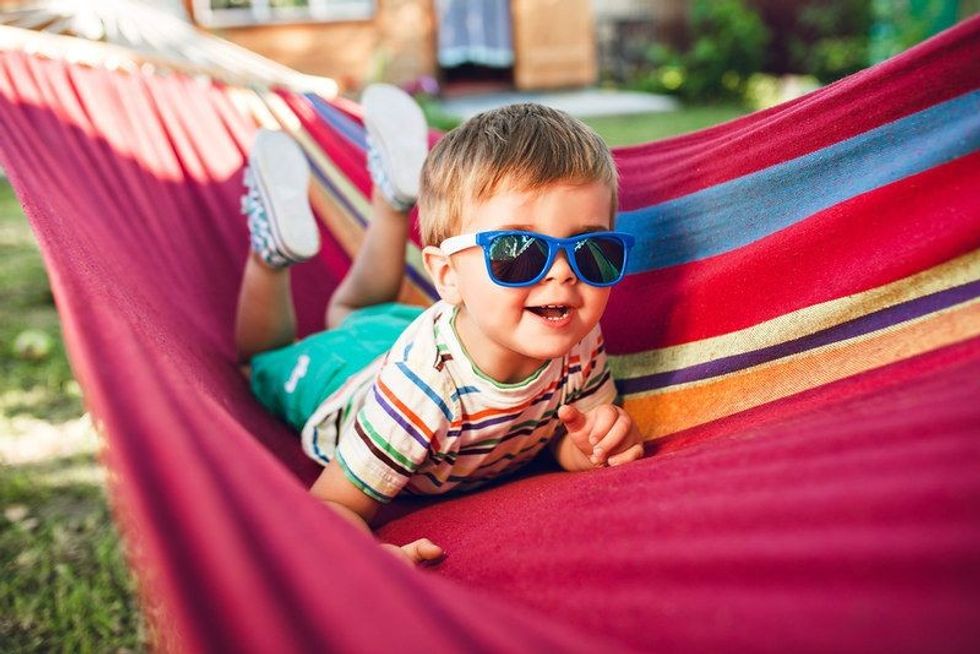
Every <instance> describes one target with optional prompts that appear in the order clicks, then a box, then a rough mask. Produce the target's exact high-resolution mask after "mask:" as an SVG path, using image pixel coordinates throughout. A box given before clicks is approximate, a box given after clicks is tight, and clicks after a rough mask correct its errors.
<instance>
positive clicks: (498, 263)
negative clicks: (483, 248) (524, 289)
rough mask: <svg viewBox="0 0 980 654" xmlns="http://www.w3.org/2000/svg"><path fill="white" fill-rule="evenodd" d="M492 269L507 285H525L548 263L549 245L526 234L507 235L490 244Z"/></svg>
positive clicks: (489, 252) (500, 280)
mask: <svg viewBox="0 0 980 654" xmlns="http://www.w3.org/2000/svg"><path fill="white" fill-rule="evenodd" d="M488 254H489V257H490V269H491V271H492V273H493V277H494V279H496V280H497V281H498V282H503V283H505V284H524V283H527V282H529V281H531V280H532V279H534V278H535V277H537V276H538V274H540V273H541V271H542V270H543V269H544V265H545V263H547V261H548V244H547V243H545V242H544V241H542V240H541V239H538V238H535V237H533V236H530V235H525V234H506V235H504V236H498V237H497V238H495V239H493V241H491V242H490V247H489V250H488Z"/></svg>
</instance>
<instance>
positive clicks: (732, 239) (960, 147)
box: [616, 91, 980, 273]
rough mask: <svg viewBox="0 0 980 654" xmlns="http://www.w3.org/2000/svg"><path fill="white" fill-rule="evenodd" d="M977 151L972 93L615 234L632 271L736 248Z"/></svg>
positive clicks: (979, 104)
mask: <svg viewBox="0 0 980 654" xmlns="http://www.w3.org/2000/svg"><path fill="white" fill-rule="evenodd" d="M978 149H980V91H972V92H970V93H966V94H964V95H961V96H959V97H957V98H954V99H952V100H948V101H946V102H943V103H940V104H937V105H935V106H933V107H930V108H929V109H925V110H923V111H920V112H918V113H914V114H911V115H909V116H906V117H905V118H902V119H899V120H896V121H894V122H891V123H888V124H886V125H882V126H881V127H877V128H875V129H872V130H870V131H868V132H865V133H864V134H861V135H859V136H855V137H853V138H850V139H847V140H845V141H841V142H839V143H835V144H834V145H831V146H828V147H826V148H823V149H821V150H818V151H817V152H813V153H811V154H808V155H805V156H802V157H798V158H796V159H792V160H790V161H787V162H784V163H781V164H777V165H775V166H771V167H769V168H766V169H763V170H760V171H758V172H755V173H752V174H749V175H745V176H743V177H739V178H737V179H734V180H731V181H728V182H725V183H722V184H718V185H716V186H711V187H709V188H706V189H703V190H701V191H698V192H696V193H691V194H690V195H686V196H683V197H680V198H676V199H674V200H670V201H668V202H664V203H662V204H657V205H654V206H652V207H646V208H644V209H638V210H635V211H624V212H621V213H620V214H619V217H618V218H617V223H616V226H617V228H619V229H622V230H624V231H627V232H630V233H631V234H633V235H634V236H636V240H637V243H636V246H635V247H634V248H633V250H632V251H631V252H630V261H629V268H628V272H629V273H639V272H644V271H648V270H653V269H656V268H664V267H667V266H674V265H677V264H681V263H687V262H691V261H698V260H700V259H705V258H707V257H712V256H716V255H719V254H723V253H725V252H729V251H731V250H735V249H737V248H739V247H742V246H744V245H748V244H749V243H752V242H754V241H757V240H759V239H761V238H763V237H765V236H768V235H770V234H772V233H774V232H776V231H779V230H780V229H784V228H786V227H789V226H790V225H793V224H794V223H797V222H799V221H800V220H803V219H804V218H806V217H808V216H811V215H813V214H814V213H817V212H818V211H822V210H824V209H826V208H828V207H832V206H834V205H835V204H839V203H841V202H844V201H846V200H849V199H851V198H853V197H856V196H858V195H861V194H862V193H867V192H868V191H872V190H874V189H876V188H879V187H881V186H884V185H886V184H890V183H892V182H895V181H897V180H900V179H902V178H905V177H908V176H910V175H915V174H916V173H920V172H923V171H925V170H928V169H930V168H933V167H935V166H939V165H941V164H944V163H946V162H948V161H951V160H953V159H956V158H957V157H962V156H964V155H967V154H970V153H972V152H975V151H977V150H978ZM651 174H656V171H651Z"/></svg>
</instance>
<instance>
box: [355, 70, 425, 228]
mask: <svg viewBox="0 0 980 654" xmlns="http://www.w3.org/2000/svg"><path fill="white" fill-rule="evenodd" d="M361 103H362V104H363V105H364V126H365V127H366V128H367V133H368V169H369V171H370V172H371V180H372V181H373V182H374V184H375V186H377V187H378V188H380V189H381V192H382V194H383V195H384V196H385V199H386V200H387V201H388V202H389V204H391V205H392V206H394V207H396V208H398V209H403V210H404V209H408V208H410V207H411V206H412V205H413V204H415V200H416V198H418V195H419V178H420V177H421V174H422V164H423V163H424V162H425V157H426V155H427V154H428V153H429V127H428V125H427V124H426V122H425V116H424V115H422V110H421V109H420V108H419V106H418V104H416V103H415V100H413V99H412V96H410V95H408V94H407V93H405V92H404V91H402V90H401V89H400V88H398V87H397V86H392V85H390V84H372V85H370V86H368V87H367V89H365V91H364V93H363V95H362V96H361Z"/></svg>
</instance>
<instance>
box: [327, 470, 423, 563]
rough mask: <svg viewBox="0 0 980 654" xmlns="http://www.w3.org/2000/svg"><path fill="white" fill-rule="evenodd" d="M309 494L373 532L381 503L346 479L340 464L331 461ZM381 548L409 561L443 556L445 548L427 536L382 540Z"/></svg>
mask: <svg viewBox="0 0 980 654" xmlns="http://www.w3.org/2000/svg"><path fill="white" fill-rule="evenodd" d="M310 493H311V494H312V495H313V496H314V497H316V498H317V499H319V500H320V501H322V502H323V503H324V504H326V505H327V506H329V507H330V508H332V509H333V510H334V511H336V512H337V513H338V514H339V515H340V516H342V517H343V518H345V519H346V520H348V521H349V522H350V523H351V524H353V525H355V526H356V527H358V528H359V529H361V530H363V531H365V532H367V533H369V534H370V533H371V527H370V526H369V523H370V521H371V520H372V519H373V518H374V516H375V514H376V513H377V512H378V509H379V508H380V507H381V503H380V502H378V501H377V500H374V499H372V498H370V497H368V496H367V495H365V494H364V493H362V492H361V491H360V490H359V489H358V488H357V487H356V486H354V484H352V483H351V482H350V480H349V479H347V475H345V474H344V471H343V470H341V468H340V464H339V463H337V460H336V459H334V460H333V461H331V462H330V463H329V464H328V465H327V467H326V468H324V469H323V472H322V473H320V476H319V477H318V478H317V480H316V481H315V482H314V483H313V486H312V487H311V488H310ZM381 547H382V548H383V549H386V550H388V551H390V552H392V553H393V554H396V555H398V556H400V557H402V558H404V559H405V560H406V561H407V562H409V563H422V562H423V561H432V560H435V559H438V558H439V557H441V556H442V548H441V547H439V546H438V545H436V544H435V543H433V542H432V541H430V540H429V539H428V538H420V539H419V540H416V541H413V542H411V543H408V544H407V545H402V546H401V547H398V546H397V545H392V544H391V543H382V544H381Z"/></svg>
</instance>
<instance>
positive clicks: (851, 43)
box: [789, 0, 872, 83]
mask: <svg viewBox="0 0 980 654" xmlns="http://www.w3.org/2000/svg"><path fill="white" fill-rule="evenodd" d="M871 22H872V15H871V2H870V0H835V1H834V2H827V1H826V0H809V1H808V2H806V3H805V4H803V5H802V6H801V7H800V9H799V13H798V14H797V17H796V30H794V33H793V35H792V36H791V37H790V40H789V51H790V57H791V59H792V62H793V67H794V69H796V70H798V71H799V72H801V73H805V74H808V75H813V76H814V77H816V78H817V79H819V80H820V81H821V82H823V83H828V82H833V81H834V80H838V79H840V78H842V77H846V76H847V75H850V74H851V73H856V72H857V71H859V70H861V69H862V68H864V67H865V66H867V65H868V45H869V40H868V34H869V33H870V31H871Z"/></svg>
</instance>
